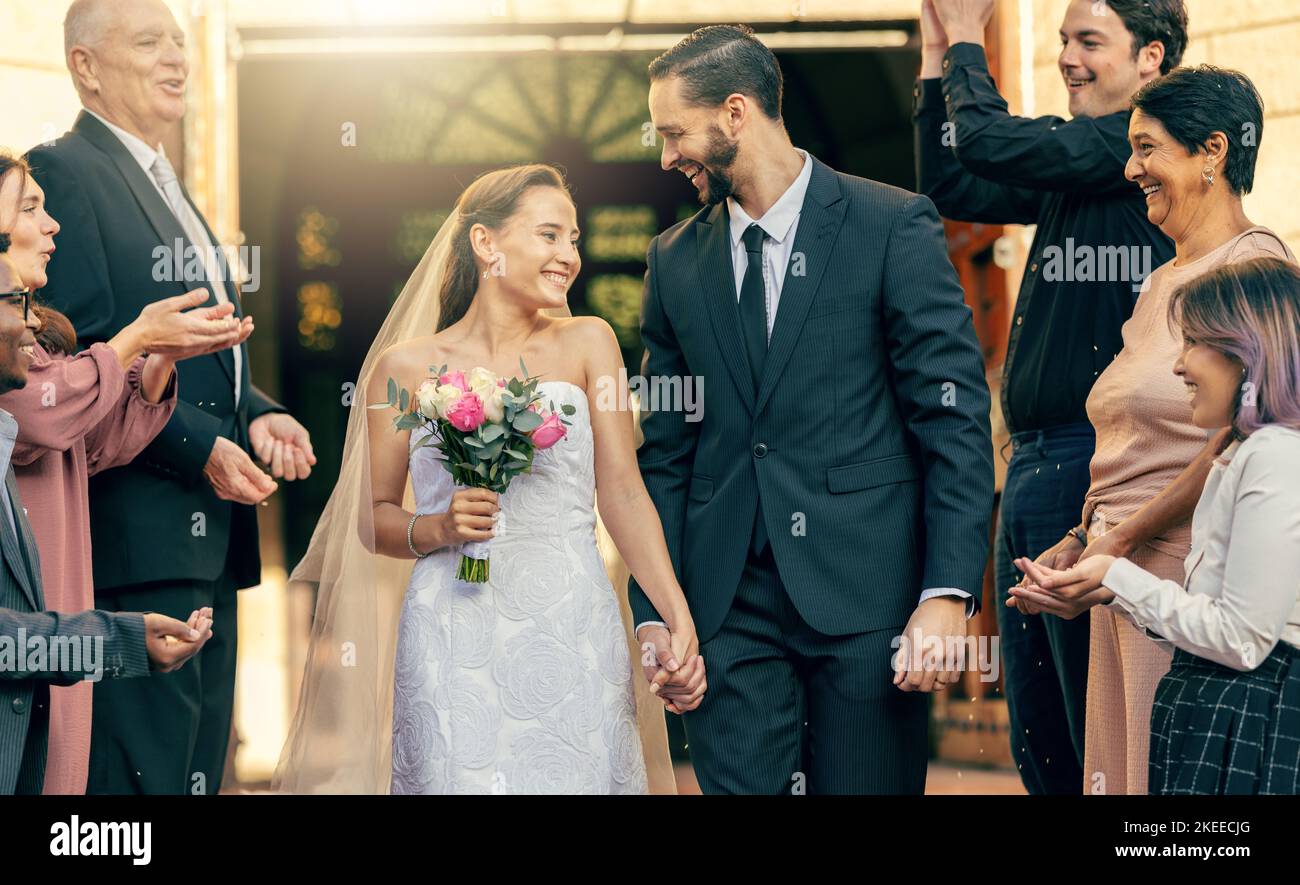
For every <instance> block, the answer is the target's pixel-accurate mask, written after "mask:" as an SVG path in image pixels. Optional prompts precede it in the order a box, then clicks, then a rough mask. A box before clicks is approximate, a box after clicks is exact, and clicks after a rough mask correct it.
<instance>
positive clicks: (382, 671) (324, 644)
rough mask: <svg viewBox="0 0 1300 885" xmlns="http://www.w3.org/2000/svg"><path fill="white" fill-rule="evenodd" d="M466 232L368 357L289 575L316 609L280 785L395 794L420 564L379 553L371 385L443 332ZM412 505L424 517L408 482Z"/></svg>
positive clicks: (424, 265)
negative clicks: (308, 532) (323, 495)
mask: <svg viewBox="0 0 1300 885" xmlns="http://www.w3.org/2000/svg"><path fill="white" fill-rule="evenodd" d="M457 227H458V225H457V224H456V215H455V214H454V213H453V215H452V217H451V218H449V219H448V220H447V221H446V222H445V223H444V224H443V226H442V228H441V229H440V230H439V231H438V234H437V236H436V237H434V240H433V242H432V243H431V244H430V246H429V248H428V250H427V251H426V252H425V254H424V257H423V258H422V259H421V260H420V263H419V265H418V266H417V267H416V269H415V272H414V273H413V274H412V275H411V278H410V279H409V280H408V281H407V283H406V286H405V287H404V288H403V289H402V292H401V294H400V295H399V296H398V298H397V300H396V302H395V303H394V304H393V308H392V310H391V311H390V312H389V314H388V318H387V319H386V320H385V321H384V324H383V326H382V327H381V328H380V330H379V334H378V335H377V336H376V338H375V341H374V344H373V345H372V346H371V348H370V350H369V352H368V353H367V354H366V358H365V361H364V362H363V363H362V364H361V371H360V373H359V375H358V379H357V385H356V388H355V391H354V398H353V401H352V404H351V407H350V412H349V415H348V427H347V438H346V442H345V443H344V447H343V459H342V463H341V465H340V469H339V479H338V483H337V484H336V485H335V487H334V491H333V493H332V494H331V495H330V499H329V503H328V504H326V506H325V510H324V512H323V513H322V514H321V518H320V521H319V522H318V523H317V525H316V530H315V531H314V532H313V533H312V538H311V543H310V545H309V546H308V549H307V553H306V555H305V556H304V557H303V559H302V561H301V562H300V563H299V564H298V566H297V567H296V568H295V569H294V571H293V574H292V575H291V576H290V581H295V582H296V581H304V582H308V583H309V584H311V585H315V588H316V611H315V618H314V619H313V622H312V629H311V640H310V644H309V646H308V651H307V661H306V666H305V670H304V674H303V679H302V685H301V691H300V695H299V699H298V705H297V710H296V712H295V714H294V717H293V721H292V723H291V725H290V728H289V735H288V738H287V739H286V741H285V745H284V749H283V750H282V752H281V754H280V761H279V764H278V765H277V766H276V770H275V774H274V776H273V778H272V788H273V789H275V790H278V791H281V792H287V793H387V792H388V790H389V781H390V778H391V774H392V771H391V765H390V760H391V752H392V750H391V747H392V743H391V742H392V717H393V671H394V660H395V654H396V650H397V634H398V619H399V616H400V614H401V608H402V599H403V596H404V594H405V592H406V586H407V582H408V581H409V580H410V577H411V570H412V568H413V566H414V560H404V559H393V558H391V557H387V556H380V555H377V554H374V553H371V552H370V549H368V548H370V547H372V546H373V539H374V523H373V511H372V508H371V496H370V470H369V465H370V461H369V451H368V449H369V445H368V441H367V436H366V402H365V391H366V386H367V382H368V380H369V377H370V374H371V373H372V372H373V371H374V368H375V366H376V364H377V363H378V361H379V358H380V356H381V355H382V354H383V353H384V351H386V350H387V349H388V348H390V347H392V346H393V345H395V344H398V343H400V342H403V341H406V340H409V339H411V338H416V337H420V336H423V335H428V334H432V333H433V331H434V330H435V329H437V327H438V313H439V303H438V293H439V291H440V288H441V282H442V277H443V273H444V271H445V269H446V267H447V264H448V260H449V257H450V254H451V247H452V242H453V238H452V233H453V232H454V231H455V230H456V229H457ZM565 313H566V314H567V310H566V311H565ZM507 494H509V493H508V492H507ZM403 504H404V506H405V507H406V508H407V509H408V510H410V511H412V512H414V509H415V505H414V497H413V494H412V491H411V485H410V480H409V478H408V480H407V487H406V495H405V498H404V501H403ZM597 514H598V516H599V501H597ZM597 535H598V542H599V546H600V550H601V553H602V556H603V557H604V559H605V565H606V569H607V571H608V572H609V576H610V582H611V583H612V584H613V586H614V590H615V593H616V594H617V595H618V597H619V606H620V609H621V611H622V614H623V624H624V630H625V633H626V635H627V640H628V645H629V652H630V656H631V660H632V662H633V667H634V672H633V673H631V674H629V676H630V677H631V678H632V682H633V685H634V686H635V688H636V702H637V722H638V727H639V730H640V733H641V744H642V748H643V750H644V754H645V761H646V774H647V777H648V780H649V786H650V792H651V793H675V792H676V786H675V780H674V778H673V770H672V763H671V760H670V759H669V754H668V738H667V730H666V727H665V722H664V708H663V704H662V702H661V701H659V700H658V699H657V698H655V697H654V695H652V694H650V692H649V689H648V688H647V684H646V681H645V679H643V678H642V675H641V669H640V666H639V661H640V660H641V652H640V649H639V647H638V646H637V643H636V639H635V637H634V636H633V633H632V616H631V611H630V609H629V606H628V601H627V582H628V571H627V567H626V565H625V564H624V563H623V560H622V558H621V557H620V556H619V555H618V553H617V551H616V550H615V549H614V545H613V544H612V543H611V542H610V539H609V536H608V533H607V532H606V531H605V528H604V524H603V523H602V522H599V520H598V523H597Z"/></svg>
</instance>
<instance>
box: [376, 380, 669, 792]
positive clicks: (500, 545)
mask: <svg viewBox="0 0 1300 885" xmlns="http://www.w3.org/2000/svg"><path fill="white" fill-rule="evenodd" d="M538 391H539V392H540V393H541V394H542V397H543V399H542V404H543V405H549V403H550V402H552V401H553V402H554V404H555V406H556V408H558V407H559V406H560V405H561V404H563V403H571V404H572V405H573V406H574V407H575V408H576V412H575V413H574V414H573V416H572V417H570V418H569V419H568V420H569V421H570V423H571V426H570V427H569V429H568V435H567V436H566V437H565V438H564V439H562V440H560V441H559V442H558V443H556V444H555V445H554V446H552V447H551V448H550V449H547V450H544V451H540V452H537V454H536V456H535V458H534V461H533V470H532V472H531V473H526V474H523V475H520V476H518V477H516V478H515V480H514V481H513V482H512V483H511V484H510V488H509V489H508V490H507V491H506V493H505V494H503V495H502V496H501V515H500V520H499V522H498V525H497V532H496V537H494V538H493V539H492V544H491V579H490V580H489V581H488V582H487V583H485V584H466V583H464V582H461V581H458V580H456V566H457V563H458V562H459V559H460V551H459V549H458V548H455V547H451V548H444V549H442V550H438V551H436V552H435V553H433V554H432V555H430V556H426V557H424V558H423V559H420V560H419V561H417V562H416V564H415V568H414V571H413V572H412V574H411V581H410V584H409V585H408V587H407V590H406V597H405V600H404V602H403V605H402V614H401V626H400V628H399V635H398V640H397V662H396V670H395V677H394V682H395V693H394V699H393V757H392V766H393V778H392V792H393V793H417V794H419V793H423V794H431V793H497V794H530V793H645V792H646V791H647V788H646V768H645V761H644V759H643V756H642V747H641V737H640V734H639V732H638V729H637V719H636V701H635V696H634V693H633V683H632V679H633V670H632V662H631V659H630V656H629V652H628V643H627V639H626V634H625V633H624V627H623V621H622V618H621V616H620V613H619V603H618V599H617V598H616V597H615V595H614V590H613V588H612V587H611V586H610V582H609V578H608V576H607V574H606V570H605V565H604V563H603V561H602V560H601V557H600V554H599V552H598V550H597V547H596V514H595V510H594V509H593V505H594V500H595V467H594V461H593V444H592V429H591V418H590V414H589V411H588V404H587V396H586V394H585V393H584V391H583V390H582V388H580V387H578V386H577V385H575V384H572V383H570V382H567V381H542V382H541V383H540V384H539V385H538ZM426 434H427V431H425V430H419V429H417V430H414V431H412V432H411V456H410V471H411V482H412V488H413V490H414V493H415V501H416V510H417V512H419V513H438V512H443V511H445V510H446V509H447V506H448V504H449V502H450V500H451V496H452V493H453V491H454V484H453V480H452V477H451V474H450V473H449V472H448V471H447V470H446V468H445V467H444V466H443V465H442V464H441V463H439V461H440V460H441V459H442V457H443V456H442V453H441V452H439V451H438V450H437V449H436V448H434V447H433V446H424V447H421V448H419V449H416V448H415V446H416V444H417V443H418V442H419V441H420V440H421V439H422V438H423V437H424V436H425V435H426Z"/></svg>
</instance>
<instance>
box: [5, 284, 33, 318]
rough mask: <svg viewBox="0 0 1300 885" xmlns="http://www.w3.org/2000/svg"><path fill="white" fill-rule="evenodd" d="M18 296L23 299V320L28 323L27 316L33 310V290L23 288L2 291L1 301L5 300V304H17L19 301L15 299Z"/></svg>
mask: <svg viewBox="0 0 1300 885" xmlns="http://www.w3.org/2000/svg"><path fill="white" fill-rule="evenodd" d="M17 298H21V299H22V305H23V322H24V323H26V322H27V318H28V316H29V315H30V314H31V310H32V290H31V289H22V290H20V291H17V292H0V301H3V302H4V303H5V304H15V305H16V304H17V302H16V301H15V299H17Z"/></svg>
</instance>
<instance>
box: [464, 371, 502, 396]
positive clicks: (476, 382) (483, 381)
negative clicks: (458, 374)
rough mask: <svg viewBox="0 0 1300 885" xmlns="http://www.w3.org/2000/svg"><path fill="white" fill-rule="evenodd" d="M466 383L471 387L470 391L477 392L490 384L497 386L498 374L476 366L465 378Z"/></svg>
mask: <svg viewBox="0 0 1300 885" xmlns="http://www.w3.org/2000/svg"><path fill="white" fill-rule="evenodd" d="M465 383H466V384H468V385H469V389H470V390H475V389H476V388H479V387H486V386H487V385H489V384H493V385H495V384H496V383H497V375H496V372H493V371H492V370H490V369H485V368H483V367H482V366H475V367H474V368H473V369H471V370H470V371H469V373H468V374H467V375H466V376H465Z"/></svg>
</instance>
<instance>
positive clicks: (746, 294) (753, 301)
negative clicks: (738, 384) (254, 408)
mask: <svg viewBox="0 0 1300 885" xmlns="http://www.w3.org/2000/svg"><path fill="white" fill-rule="evenodd" d="M766 237H767V235H766V234H765V233H764V232H763V229H762V228H761V227H759V226H758V225H757V224H751V225H750V226H749V227H747V228H745V233H744V234H743V235H742V236H741V239H742V240H743V241H744V243H745V251H746V252H747V253H749V264H748V266H746V268H745V278H744V280H743V281H741V284H740V327H741V330H742V331H743V332H744V334H745V351H746V353H748V354H749V370H750V373H751V374H752V375H753V376H754V395H755V396H757V395H758V382H759V379H760V378H762V377H763V359H764V357H766V356H767V296H766V293H765V292H764V290H763V240H764V239H766Z"/></svg>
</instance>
